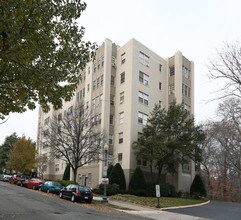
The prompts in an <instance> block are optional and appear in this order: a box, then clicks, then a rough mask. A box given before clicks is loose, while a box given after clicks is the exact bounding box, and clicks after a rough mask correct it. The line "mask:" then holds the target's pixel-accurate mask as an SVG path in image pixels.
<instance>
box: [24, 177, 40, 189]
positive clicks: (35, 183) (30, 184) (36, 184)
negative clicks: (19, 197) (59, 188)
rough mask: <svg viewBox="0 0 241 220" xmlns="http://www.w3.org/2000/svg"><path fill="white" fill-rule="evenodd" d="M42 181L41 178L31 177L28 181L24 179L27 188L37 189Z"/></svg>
mask: <svg viewBox="0 0 241 220" xmlns="http://www.w3.org/2000/svg"><path fill="white" fill-rule="evenodd" d="M43 183H44V182H43V180H41V179H38V178H32V179H30V180H29V181H26V187H27V188H29V189H39V187H40V185H42V184H43Z"/></svg>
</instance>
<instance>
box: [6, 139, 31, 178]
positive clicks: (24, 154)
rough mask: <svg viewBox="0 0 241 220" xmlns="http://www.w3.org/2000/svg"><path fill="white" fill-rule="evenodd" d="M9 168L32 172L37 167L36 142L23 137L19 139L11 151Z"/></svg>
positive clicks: (8, 162)
mask: <svg viewBox="0 0 241 220" xmlns="http://www.w3.org/2000/svg"><path fill="white" fill-rule="evenodd" d="M7 167H8V169H11V170H15V171H17V172H21V173H25V174H27V173H30V172H31V170H32V169H33V168H34V167H35V143H34V142H32V141H31V140H30V139H26V138H25V137H22V138H20V139H19V141H17V142H16V143H15V144H14V145H13V148H12V150H11V151H10V153H9V157H8V161H7Z"/></svg>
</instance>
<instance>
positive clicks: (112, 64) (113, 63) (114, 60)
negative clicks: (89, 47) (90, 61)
mask: <svg viewBox="0 0 241 220" xmlns="http://www.w3.org/2000/svg"><path fill="white" fill-rule="evenodd" d="M111 66H113V67H116V58H115V57H114V56H112V57H111Z"/></svg>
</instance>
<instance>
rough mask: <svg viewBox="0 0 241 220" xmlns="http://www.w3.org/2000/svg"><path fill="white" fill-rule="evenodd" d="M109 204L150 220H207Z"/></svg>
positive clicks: (127, 205)
mask: <svg viewBox="0 0 241 220" xmlns="http://www.w3.org/2000/svg"><path fill="white" fill-rule="evenodd" d="M94 200H98V201H101V200H102V197H94ZM108 202H109V204H112V205H115V206H118V207H121V208H123V209H119V210H120V211H122V212H126V213H129V214H133V215H140V216H142V217H146V218H149V219H156V220H207V219H205V218H199V217H195V216H190V215H183V214H178V213H172V212H167V211H162V210H160V209H157V208H151V207H146V206H139V205H135V204H130V203H126V202H122V201H114V200H108Z"/></svg>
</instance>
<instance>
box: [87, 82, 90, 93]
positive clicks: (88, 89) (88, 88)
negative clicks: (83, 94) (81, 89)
mask: <svg viewBox="0 0 241 220" xmlns="http://www.w3.org/2000/svg"><path fill="white" fill-rule="evenodd" d="M89 91H90V84H88V85H87V92H89Z"/></svg>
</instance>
